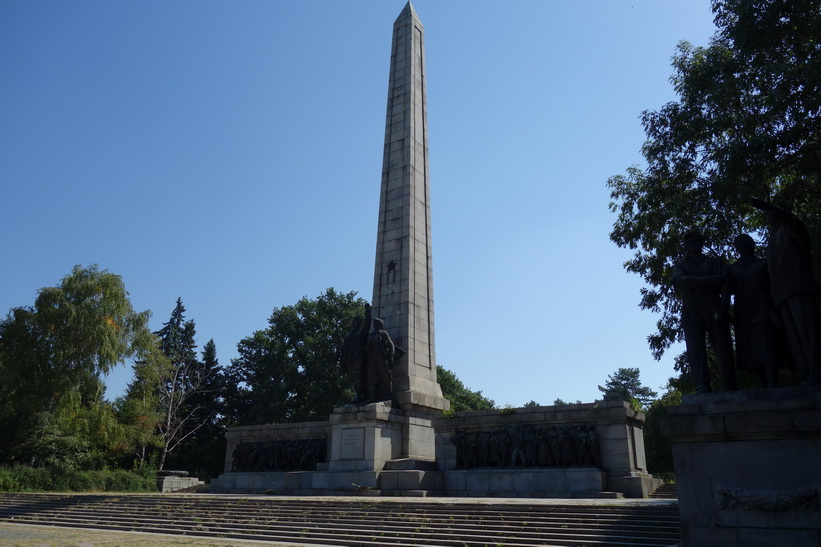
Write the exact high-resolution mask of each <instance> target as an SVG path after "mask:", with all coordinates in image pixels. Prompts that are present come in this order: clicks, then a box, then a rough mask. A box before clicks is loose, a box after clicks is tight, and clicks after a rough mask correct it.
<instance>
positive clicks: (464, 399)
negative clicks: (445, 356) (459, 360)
mask: <svg viewBox="0 0 821 547" xmlns="http://www.w3.org/2000/svg"><path fill="white" fill-rule="evenodd" d="M436 381H437V382H439V385H440V386H441V388H442V394H443V395H444V397H445V399H447V400H449V401H450V410H451V411H453V412H460V411H463V410H489V409H491V408H494V405H495V403H494V402H493V400H492V399H488V398H487V397H485V396H484V395H482V392H481V391H472V390H470V389H468V388H467V387H465V384H463V383H462V381H461V380H459V378H457V377H456V375H455V374H454V373H453V372H451V371H449V370H448V369H446V368H445V367H443V366H442V365H436Z"/></svg>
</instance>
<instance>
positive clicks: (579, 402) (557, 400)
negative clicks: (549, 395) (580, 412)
mask: <svg viewBox="0 0 821 547" xmlns="http://www.w3.org/2000/svg"><path fill="white" fill-rule="evenodd" d="M553 404H554V405H555V406H561V405H572V404H576V405H580V404H582V402H581V400H579V399H576V402H575V403H568V402H567V401H565V400H563V399H560V398H556V399H555V400H554V401H553Z"/></svg>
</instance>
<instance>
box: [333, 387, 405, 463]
mask: <svg viewBox="0 0 821 547" xmlns="http://www.w3.org/2000/svg"><path fill="white" fill-rule="evenodd" d="M404 422H405V420H404V419H403V416H402V415H401V412H400V411H397V410H394V409H393V408H391V405H390V403H388V402H383V403H371V404H367V405H347V406H343V407H339V408H336V409H334V412H333V414H331V457H330V461H329V462H328V470H329V471H381V470H382V469H383V468H384V467H385V462H388V461H390V460H394V459H397V458H399V457H400V454H401V448H402V433H403V429H404V425H405V423H404Z"/></svg>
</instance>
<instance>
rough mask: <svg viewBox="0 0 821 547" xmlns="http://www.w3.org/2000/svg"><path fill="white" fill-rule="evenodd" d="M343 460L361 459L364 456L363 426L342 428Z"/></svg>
mask: <svg viewBox="0 0 821 547" xmlns="http://www.w3.org/2000/svg"><path fill="white" fill-rule="evenodd" d="M341 437H342V453H341V454H340V456H341V458H342V459H343V460H361V459H364V458H365V428H364V427H350V428H346V429H343V430H342V435H341Z"/></svg>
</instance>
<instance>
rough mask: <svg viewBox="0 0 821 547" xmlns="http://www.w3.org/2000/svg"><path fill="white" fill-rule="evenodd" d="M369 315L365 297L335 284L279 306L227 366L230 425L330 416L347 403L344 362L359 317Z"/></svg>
mask: <svg viewBox="0 0 821 547" xmlns="http://www.w3.org/2000/svg"><path fill="white" fill-rule="evenodd" d="M364 313H365V300H364V299H362V298H356V293H355V292H349V293H345V294H343V293H338V292H336V290H334V289H333V288H329V289H327V290H326V291H325V292H324V293H323V294H321V295H319V296H318V297H317V298H315V299H309V298H307V297H304V298H302V299H300V300H299V302H297V303H296V304H294V305H292V306H283V307H281V308H274V311H273V313H272V314H271V317H270V319H269V320H268V328H266V329H264V330H260V331H256V332H255V333H253V334H252V335H251V336H249V337H247V338H244V339H243V340H241V341H240V342H239V344H238V345H237V349H238V352H239V357H237V358H236V359H232V361H231V364H230V365H229V366H228V368H227V370H226V384H225V386H226V387H225V413H226V420H227V421H228V423H230V424H234V425H250V424H262V423H283V422H298V421H307V420H325V419H327V417H328V415H329V414H330V413H331V412H332V411H333V409H334V408H335V407H337V406H341V405H343V404H345V403H348V402H349V401H350V400H351V397H352V395H353V390H352V386H350V385H349V381H348V379H347V378H346V377H345V376H344V375H343V374H342V372H341V370H340V367H339V362H340V359H341V357H342V346H343V342H344V339H345V336H346V335H347V334H348V332H349V331H350V329H351V325H352V324H353V320H354V318H355V317H362V316H363V315H364Z"/></svg>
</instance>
